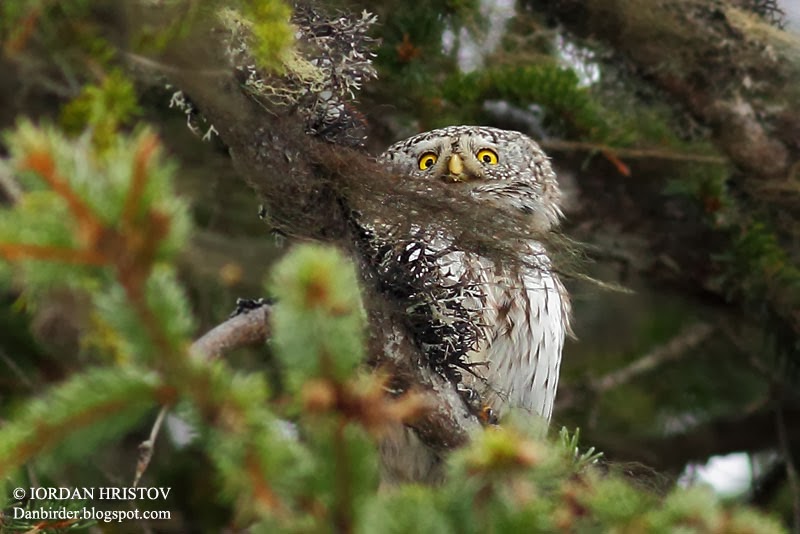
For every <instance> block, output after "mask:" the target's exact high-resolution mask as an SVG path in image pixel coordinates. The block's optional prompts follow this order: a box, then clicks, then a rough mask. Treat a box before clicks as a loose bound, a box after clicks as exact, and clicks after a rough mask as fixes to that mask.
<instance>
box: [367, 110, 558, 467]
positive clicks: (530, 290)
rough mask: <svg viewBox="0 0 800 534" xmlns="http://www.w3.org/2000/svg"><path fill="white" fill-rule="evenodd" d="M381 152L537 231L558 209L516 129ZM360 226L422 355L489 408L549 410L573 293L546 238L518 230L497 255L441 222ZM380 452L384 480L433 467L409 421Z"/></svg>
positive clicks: (541, 164)
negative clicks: (511, 258)
mask: <svg viewBox="0 0 800 534" xmlns="http://www.w3.org/2000/svg"><path fill="white" fill-rule="evenodd" d="M380 159H381V161H383V162H385V163H386V164H387V165H388V166H390V167H391V169H392V171H393V173H394V174H396V175H398V176H401V177H407V179H412V180H429V181H431V183H432V184H437V185H441V187H460V188H462V190H463V191H464V193H465V194H466V195H467V196H468V198H469V199H470V201H474V202H475V203H476V204H478V203H489V204H491V205H492V206H493V207H495V208H497V209H501V210H507V211H508V212H510V213H515V214H519V215H522V216H523V217H524V218H525V219H526V220H529V221H530V224H531V227H533V228H536V229H538V230H539V231H541V230H547V229H550V228H551V227H553V226H554V225H556V224H557V223H558V220H559V219H560V217H561V211H560V208H559V202H560V191H559V188H558V183H557V181H556V176H555V173H554V172H553V170H552V167H551V165H550V162H549V159H548V158H547V156H546V155H545V153H544V152H543V151H542V150H541V148H539V146H538V145H537V144H536V143H535V142H533V141H532V140H531V139H530V138H528V137H527V136H525V135H523V134H521V133H519V132H513V131H506V130H500V129H497V128H489V127H478V126H453V127H449V128H443V129H439V130H432V131H429V132H425V133H422V134H419V135H416V136H413V137H410V138H408V139H406V140H404V141H400V142H398V143H396V144H394V145H392V146H391V147H389V148H388V149H387V150H386V152H384V153H383V154H382V155H381V157H380ZM366 232H367V233H368V234H369V235H370V239H371V240H370V243H371V251H370V255H371V257H372V260H373V262H374V263H375V264H376V265H377V266H378V269H377V272H378V273H379V276H380V277H381V278H382V279H383V280H381V283H382V286H383V287H384V289H386V290H388V291H390V292H391V293H392V295H393V297H395V298H399V299H400V300H402V301H404V302H403V304H404V305H405V306H406V309H407V310H408V325H409V327H410V330H411V331H412V333H413V335H414V336H415V340H416V342H417V343H418V345H419V346H420V348H421V349H422V351H423V353H425V355H426V356H427V359H428V361H429V362H430V364H431V365H432V366H434V368H436V369H437V370H439V371H441V372H443V373H445V374H447V373H448V372H450V373H452V375H451V376H453V377H454V378H455V379H456V380H458V381H461V382H462V384H463V385H466V386H468V388H469V389H470V390H473V391H477V392H478V393H479V397H480V401H481V402H482V403H483V404H484V405H485V406H487V407H489V408H491V409H492V410H493V412H494V413H496V414H497V415H502V414H503V413H504V412H506V411H507V410H508V409H509V408H519V409H521V410H524V411H527V412H530V413H531V414H536V415H538V416H541V417H542V418H544V419H545V420H548V421H549V419H550V417H551V414H552V410H553V402H554V400H555V395H556V389H557V387H558V376H559V367H560V363H561V351H562V348H563V345H564V338H565V336H566V334H567V333H568V332H569V315H570V304H569V297H568V295H567V292H566V290H565V288H564V286H563V285H562V284H561V282H560V280H559V279H558V277H557V276H556V274H555V273H553V272H552V270H551V262H550V259H549V257H548V256H547V252H546V250H545V247H544V246H543V245H542V244H541V243H539V242H537V241H535V240H533V239H528V240H522V239H520V240H517V242H515V243H513V248H514V249H515V250H516V256H517V258H516V259H517V260H518V261H515V262H513V263H514V265H511V264H508V265H506V264H505V263H504V264H503V265H502V266H500V265H498V264H496V262H495V261H493V260H492V259H490V258H488V257H485V256H482V255H480V254H478V253H476V252H472V251H464V250H458V248H457V246H456V240H455V237H454V236H453V235H451V234H450V233H449V232H448V229H447V228H443V227H438V226H437V227H432V226H429V227H420V226H414V227H412V229H411V231H410V232H407V233H405V234H404V235H403V234H400V235H398V233H397V232H396V231H395V229H393V228H391V227H388V226H386V227H382V226H380V225H377V226H372V227H369V228H367V230H366ZM457 368H460V369H462V370H467V372H458V371H453V369H457ZM382 453H383V454H382V458H383V470H384V478H385V480H387V481H390V482H393V481H394V482H396V481H403V480H409V481H411V480H413V481H432V480H435V479H436V478H437V476H438V475H437V474H436V473H435V472H436V466H437V465H438V464H439V463H440V461H439V459H438V458H436V454H435V453H433V452H432V451H425V450H424V446H423V445H421V443H419V442H418V441H416V440H415V437H414V435H413V431H412V430H410V429H404V430H402V431H400V432H399V433H398V434H397V435H394V436H390V437H389V438H387V440H386V442H385V443H384V444H383V445H382Z"/></svg>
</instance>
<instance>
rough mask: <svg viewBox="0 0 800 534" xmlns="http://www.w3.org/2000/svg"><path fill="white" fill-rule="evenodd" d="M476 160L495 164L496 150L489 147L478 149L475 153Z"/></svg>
mask: <svg viewBox="0 0 800 534" xmlns="http://www.w3.org/2000/svg"><path fill="white" fill-rule="evenodd" d="M476 157H477V158H478V161H480V162H482V163H488V164H489V165H497V152H495V151H494V150H491V149H489V148H484V149H483V150H479V151H478V153H477V154H476Z"/></svg>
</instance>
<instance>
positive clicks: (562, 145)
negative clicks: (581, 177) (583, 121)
mask: <svg viewBox="0 0 800 534" xmlns="http://www.w3.org/2000/svg"><path fill="white" fill-rule="evenodd" d="M539 144H540V145H542V147H543V148H546V149H549V150H556V151H571V150H587V151H591V152H608V153H611V154H614V155H616V156H621V157H624V158H652V159H667V160H675V161H692V162H696V163H712V164H724V163H725V162H727V160H726V159H725V158H723V157H721V156H708V155H705V154H691V153H688V152H673V151H670V150H664V149H662V148H622V147H615V146H610V145H602V144H598V143H589V142H581V141H564V140H561V139H542V140H541V141H539Z"/></svg>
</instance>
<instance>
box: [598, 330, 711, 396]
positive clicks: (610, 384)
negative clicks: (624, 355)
mask: <svg viewBox="0 0 800 534" xmlns="http://www.w3.org/2000/svg"><path fill="white" fill-rule="evenodd" d="M713 331H714V328H713V327H712V326H711V325H709V324H706V323H696V324H693V325H691V326H689V327H687V328H684V329H683V330H681V332H680V333H679V334H678V335H676V336H675V337H673V338H672V339H670V340H669V341H668V342H667V343H665V344H663V345H661V346H659V347H657V348H656V349H654V350H652V351H650V352H649V353H647V354H645V355H644V356H642V357H641V358H639V359H638V360H636V361H634V362H632V363H630V364H629V365H627V366H625V367H623V368H622V369H617V370H616V371H614V372H611V373H608V374H607V375H605V376H603V377H601V378H600V379H598V380H596V381H594V382H593V386H592V389H593V390H594V391H595V392H597V393H604V392H606V391H608V390H610V389H613V388H615V387H617V386H620V385H622V384H624V383H626V382H630V380H631V379H632V378H635V377H637V376H639V375H641V374H644V373H646V372H648V371H651V370H653V369H655V368H656V367H659V366H661V365H663V364H665V363H667V362H669V361H672V360H677V359H679V358H681V357H682V356H683V355H685V354H686V353H687V352H688V351H689V349H692V348H694V347H696V346H697V345H699V344H700V343H702V342H703V340H705V339H706V338H707V337H708V336H709V335H710V334H711V332H713Z"/></svg>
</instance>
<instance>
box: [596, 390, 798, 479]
mask: <svg viewBox="0 0 800 534" xmlns="http://www.w3.org/2000/svg"><path fill="white" fill-rule="evenodd" d="M782 410H783V417H784V421H785V429H786V439H787V440H789V441H792V442H793V441H796V440H800V408H796V407H788V406H787V407H783V408H782ZM778 432H779V428H778V423H777V420H776V417H775V406H774V405H768V406H763V407H761V408H759V409H758V410H755V411H753V412H751V413H748V414H744V415H741V416H736V417H721V418H718V419H714V420H712V421H709V422H706V423H703V424H700V425H698V426H696V427H693V428H690V429H688V430H686V431H685V432H682V433H680V434H673V435H670V436H666V437H659V438H644V439H635V438H630V439H626V440H625V441H624V442H622V443H620V441H619V440H618V439H617V438H616V437H614V436H607V435H603V434H600V433H598V434H595V435H594V436H593V442H594V445H595V446H596V447H597V448H598V449H599V450H604V451H610V450H613V451H615V452H614V457H615V459H617V460H624V461H637V462H642V463H644V464H646V465H648V466H650V467H652V468H654V469H657V470H660V471H671V472H679V471H680V470H681V469H683V467H684V466H685V465H686V464H687V463H690V462H703V461H705V460H707V459H708V458H709V457H711V456H715V455H720V454H729V453H733V452H741V451H746V452H757V451H762V450H765V449H769V448H772V447H775V444H776V440H777V437H778Z"/></svg>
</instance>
